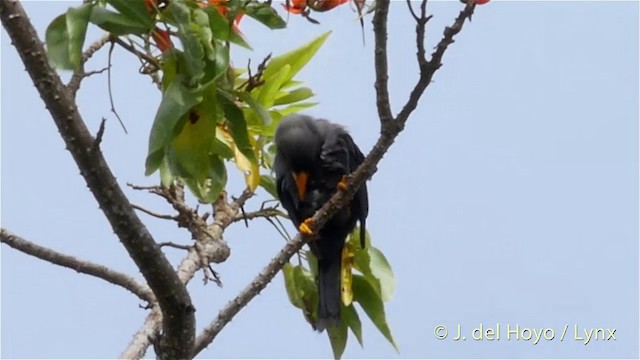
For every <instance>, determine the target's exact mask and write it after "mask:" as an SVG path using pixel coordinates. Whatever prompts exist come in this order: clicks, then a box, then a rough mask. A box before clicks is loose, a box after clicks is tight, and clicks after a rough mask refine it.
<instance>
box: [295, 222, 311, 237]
mask: <svg viewBox="0 0 640 360" xmlns="http://www.w3.org/2000/svg"><path fill="white" fill-rule="evenodd" d="M313 226H314V223H313V219H312V218H308V219H306V220H305V221H303V222H302V224H300V226H298V230H300V233H302V234H303V235H307V236H311V235H313V230H311V228H313Z"/></svg>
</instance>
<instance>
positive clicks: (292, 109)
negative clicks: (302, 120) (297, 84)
mask: <svg viewBox="0 0 640 360" xmlns="http://www.w3.org/2000/svg"><path fill="white" fill-rule="evenodd" d="M316 105H318V103H314V102H309V103H298V104H294V105H290V106H288V107H285V108H282V109H278V110H272V111H269V114H270V115H271V119H272V120H273V122H272V123H271V125H269V126H267V127H265V128H264V129H262V131H261V132H260V135H264V136H273V135H274V134H275V132H276V128H277V127H278V124H280V120H282V118H284V117H285V116H287V115H289V114H293V113H297V112H301V111H302V110H305V109H308V108H311V107H314V106H316Z"/></svg>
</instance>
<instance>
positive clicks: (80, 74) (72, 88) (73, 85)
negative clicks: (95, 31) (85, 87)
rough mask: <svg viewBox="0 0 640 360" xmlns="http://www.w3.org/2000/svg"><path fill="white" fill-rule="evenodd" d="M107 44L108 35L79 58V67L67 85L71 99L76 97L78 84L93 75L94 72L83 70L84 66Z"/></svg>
mask: <svg viewBox="0 0 640 360" xmlns="http://www.w3.org/2000/svg"><path fill="white" fill-rule="evenodd" d="M107 42H109V35H105V36H103V37H101V38H100V39H98V40H97V41H96V42H94V43H93V44H91V45H90V46H89V47H88V48H87V50H86V51H85V52H84V53H83V54H82V57H81V58H80V66H79V67H78V68H77V69H76V70H75V71H74V72H73V75H72V76H71V80H69V83H68V84H67V89H68V90H69V92H71V95H72V96H73V97H75V96H76V93H77V92H78V89H80V83H82V80H83V79H84V78H86V77H88V76H90V75H93V74H95V73H96V72H93V71H90V72H88V73H86V72H85V70H84V64H85V63H86V62H87V61H88V60H89V59H90V58H91V57H92V56H93V54H95V53H96V52H97V51H98V50H100V49H101V48H102V47H103V46H104V45H105V44H106V43H107Z"/></svg>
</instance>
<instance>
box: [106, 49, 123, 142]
mask: <svg viewBox="0 0 640 360" xmlns="http://www.w3.org/2000/svg"><path fill="white" fill-rule="evenodd" d="M113 48H114V43H113V42H112V43H111V46H110V47H109V60H108V61H109V63H108V65H107V69H109V71H107V87H108V88H109V103H111V112H112V113H113V114H114V115H115V116H116V118H117V119H118V121H119V122H120V126H122V130H124V133H125V134H128V132H127V128H126V127H125V126H124V123H123V122H122V119H121V118H120V115H118V112H117V111H116V107H115V105H114V104H113V92H112V91H111V57H112V55H113Z"/></svg>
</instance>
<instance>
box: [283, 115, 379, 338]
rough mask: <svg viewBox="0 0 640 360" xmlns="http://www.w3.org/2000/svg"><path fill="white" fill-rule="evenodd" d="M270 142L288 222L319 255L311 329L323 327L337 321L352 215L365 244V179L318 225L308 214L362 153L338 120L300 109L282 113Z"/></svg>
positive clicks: (361, 158)
mask: <svg viewBox="0 0 640 360" xmlns="http://www.w3.org/2000/svg"><path fill="white" fill-rule="evenodd" d="M275 144H276V149H277V150H276V157H275V160H274V166H273V168H274V170H275V173H276V182H277V189H278V197H279V198H280V202H281V203H282V205H283V206H284V208H285V209H286V210H287V212H288V213H289V217H290V218H291V221H292V222H293V224H294V225H295V226H296V227H297V228H298V229H299V230H300V232H301V233H303V234H305V235H309V236H312V240H311V241H310V242H309V247H310V249H311V252H312V253H313V255H314V256H315V257H316V258H317V259H318V276H317V279H316V282H317V285H318V313H317V314H318V316H317V323H316V324H315V329H316V330H318V331H323V330H324V329H325V328H327V327H335V326H338V325H339V324H340V308H341V286H340V283H341V281H340V280H341V276H340V275H341V271H340V270H341V268H340V266H341V259H342V250H343V248H344V244H345V239H346V237H347V236H348V235H349V233H351V231H353V228H354V227H355V225H356V222H357V221H359V222H360V228H361V229H360V230H361V231H360V241H361V246H362V247H363V248H364V246H365V244H364V238H365V221H366V218H367V214H368V212H369V201H368V197H367V186H366V184H362V185H361V186H360V188H359V189H358V190H357V192H356V194H355V196H354V197H353V198H352V199H351V200H350V201H349V202H348V203H347V204H346V205H345V206H344V207H343V208H342V209H340V210H338V212H337V213H336V214H335V215H334V216H333V217H332V218H330V219H329V221H327V223H326V224H325V225H324V226H323V227H322V228H321V229H314V224H313V222H312V220H311V217H312V216H313V215H314V213H315V212H316V211H317V210H318V209H319V208H320V207H322V205H324V204H325V203H326V202H327V201H328V200H329V199H330V198H331V196H333V194H335V192H336V191H338V189H345V186H346V176H347V175H349V174H350V173H352V172H353V171H355V170H356V168H358V166H359V165H360V164H361V163H362V162H363V161H364V155H363V154H362V152H361V151H360V149H359V148H358V146H357V145H356V144H355V143H354V142H353V139H352V138H351V135H349V133H348V132H347V131H346V130H345V129H344V128H343V127H342V126H340V125H338V124H334V123H332V122H329V121H327V120H323V119H313V118H312V117H310V116H306V115H299V114H295V115H290V116H288V117H286V118H284V119H282V121H281V122H280V124H279V125H278V128H277V130H276V135H275Z"/></svg>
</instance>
